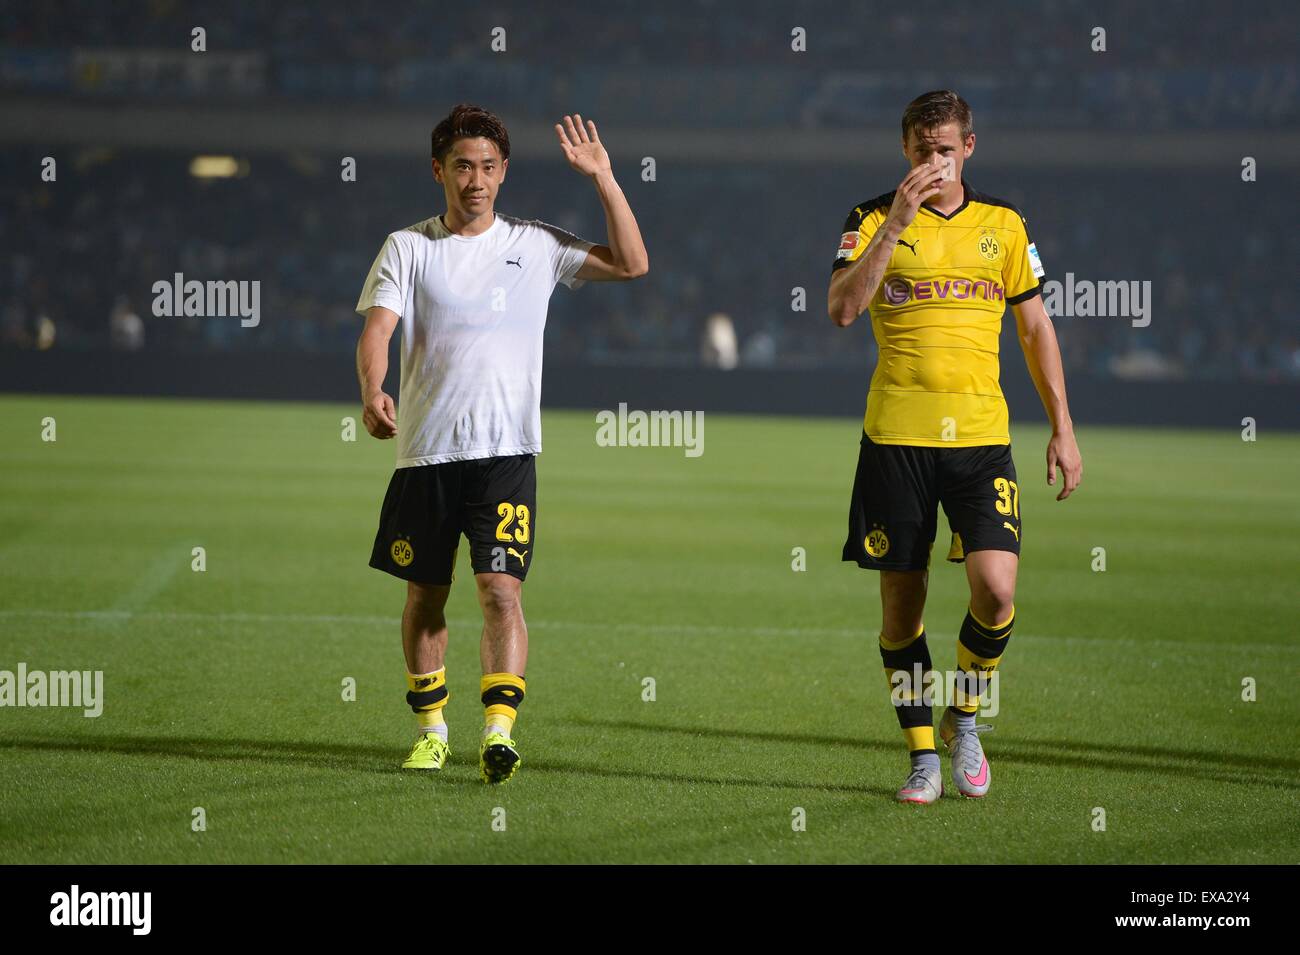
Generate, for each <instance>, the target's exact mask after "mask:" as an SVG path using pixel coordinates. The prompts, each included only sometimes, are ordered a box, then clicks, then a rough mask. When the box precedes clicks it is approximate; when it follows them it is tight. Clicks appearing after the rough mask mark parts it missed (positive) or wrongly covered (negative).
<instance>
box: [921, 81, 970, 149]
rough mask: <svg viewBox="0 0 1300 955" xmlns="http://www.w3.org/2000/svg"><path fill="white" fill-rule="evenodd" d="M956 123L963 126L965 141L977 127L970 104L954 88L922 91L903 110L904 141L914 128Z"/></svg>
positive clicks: (930, 127) (932, 127)
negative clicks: (971, 113) (972, 117)
mask: <svg viewBox="0 0 1300 955" xmlns="http://www.w3.org/2000/svg"><path fill="white" fill-rule="evenodd" d="M954 122H955V123H956V124H957V125H958V126H959V127H961V138H962V140H963V141H964V140H965V139H966V137H967V136H969V135H970V134H971V133H972V132H973V131H974V129H975V125H974V122H973V121H972V119H971V115H970V104H969V103H967V102H966V101H965V100H964V99H962V98H961V97H960V96H958V95H957V94H956V93H954V92H953V91H952V90H934V91H932V92H930V93H922V94H921V95H920V96H918V97H917V98H916V99H914V100H912V102H910V103H908V104H907V109H905V110H903V142H907V137H908V134H909V133H910V132H911V131H912V130H914V129H915V130H917V131H924V130H928V129H934V128H935V127H936V126H942V125H943V124H944V123H954Z"/></svg>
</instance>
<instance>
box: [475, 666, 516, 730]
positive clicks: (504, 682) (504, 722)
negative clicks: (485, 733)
mask: <svg viewBox="0 0 1300 955" xmlns="http://www.w3.org/2000/svg"><path fill="white" fill-rule="evenodd" d="M479 686H480V688H481V689H482V699H483V706H484V710H483V727H484V729H486V728H487V727H489V726H500V727H501V728H502V729H503V730H504V731H505V734H506V735H507V736H509V735H511V733H512V732H514V728H515V719H516V718H517V717H518V715H519V704H520V703H522V702H523V701H524V678H523V677H521V676H516V675H515V674H513V673H485V674H483V679H482V680H481V681H480V682H479Z"/></svg>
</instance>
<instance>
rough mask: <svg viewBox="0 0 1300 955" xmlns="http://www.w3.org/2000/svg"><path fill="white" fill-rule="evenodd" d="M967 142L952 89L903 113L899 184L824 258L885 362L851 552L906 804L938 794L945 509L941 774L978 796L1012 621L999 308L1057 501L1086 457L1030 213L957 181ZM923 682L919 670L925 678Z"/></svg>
mask: <svg viewBox="0 0 1300 955" xmlns="http://www.w3.org/2000/svg"><path fill="white" fill-rule="evenodd" d="M974 151H975V134H974V132H972V121H971V111H970V107H969V106H968V105H967V104H966V101H965V100H963V99H962V98H961V97H960V96H958V95H957V94H956V93H954V92H952V91H951V90H940V91H936V92H932V93H926V94H925V95H923V96H920V97H918V98H917V99H915V100H913V101H912V102H911V103H910V104H909V105H908V107H907V109H906V111H904V113H903V154H904V155H905V156H906V157H907V160H908V162H909V163H910V165H911V171H910V172H908V174H907V176H906V177H904V179H903V181H902V182H901V183H900V184H899V186H898V188H897V189H896V190H894V191H893V192H889V193H886V194H884V195H882V196H877V197H876V198H875V199H869V200H867V201H866V202H863V203H860V204H859V205H857V206H855V207H854V209H853V211H852V212H850V213H849V216H848V219H847V220H846V221H845V223H844V229H843V234H842V235H841V237H840V247H839V252H838V253H837V254H836V256H835V261H834V264H833V265H832V273H831V283H830V291H829V294H828V301H827V308H828V311H829V312H830V317H831V319H832V320H833V321H834V322H835V323H836V324H837V325H839V326H840V327H846V326H848V325H851V324H853V322H854V320H855V319H856V318H857V317H858V316H859V315H861V314H862V313H863V312H864V311H866V310H868V309H869V310H870V313H871V327H872V330H873V332H874V333H875V337H876V345H877V347H878V348H879V352H880V356H879V359H878V361H877V363H876V370H875V373H874V374H873V375H872V377H871V387H870V390H869V392H868V394H867V412H866V418H865V421H864V423H863V435H862V447H861V451H860V453H859V457H858V467H857V474H856V477H855V479H854V482H853V500H852V503H851V505H850V508H849V533H848V540H847V541H846V542H845V544H844V555H843V556H844V560H848V561H856V562H857V564H858V566H859V567H864V568H867V569H870V570H878V571H879V572H880V601H881V608H882V615H883V620H882V624H881V633H880V655H881V658H882V659H883V661H884V666H885V673H886V676H887V677H888V678H889V680H890V686H891V699H893V701H894V706H895V711H896V713H897V715H898V721H899V725H900V726H902V728H903V736H904V738H905V740H906V742H907V747H908V750H909V752H910V754H911V762H912V765H911V770H910V772H909V774H908V777H907V780H906V782H904V784H903V786H902V788H901V789H900V790H899V791H898V797H897V798H898V799H899V800H900V801H903V802H913V803H931V802H934V801H935V800H936V799H938V798H939V797H940V796H942V795H943V774H942V772H941V769H940V764H939V755H938V752H937V750H936V749H935V745H934V720H933V715H932V713H931V709H930V702H931V697H932V694H931V693H930V692H928V690H929V685H928V682H927V681H926V679H925V677H923V676H922V675H923V674H927V673H929V671H930V669H931V662H930V651H929V649H928V648H927V646H926V641H925V626H924V623H923V620H922V617H923V613H924V610H925V596H926V587H927V584H928V581H929V570H928V568H929V564H930V551H931V549H932V548H933V547H934V537H935V532H936V529H937V528H936V524H937V514H936V509H937V507H938V506H939V505H942V506H943V510H944V513H945V514H946V515H947V518H948V525H949V528H950V529H951V531H952V543H951V547H950V549H949V551H948V559H949V560H951V561H957V562H964V563H965V569H966V579H967V582H968V583H969V584H970V605H969V609H968V612H967V614H966V618H965V620H963V621H962V624H961V630H960V633H959V636H958V639H957V669H958V671H959V673H958V676H957V678H956V679H955V680H954V686H953V705H951V706H949V707H948V708H947V709H946V710H945V711H944V714H943V717H942V719H941V720H940V721H939V735H940V737H941V738H942V739H943V741H944V744H945V746H946V747H947V748H948V749H949V751H950V754H951V757H952V778H953V781H954V782H955V783H956V786H957V789H958V791H959V792H960V793H961V794H962V795H965V796H983V795H984V794H985V793H987V792H988V789H989V781H990V774H989V765H988V760H987V759H986V758H985V755H984V750H983V747H982V746H981V745H980V740H979V735H978V734H979V733H980V732H981V731H983V730H986V729H990V728H991V727H989V726H987V725H978V726H977V725H976V723H975V714H976V712H977V711H978V709H979V706H980V697H981V694H982V693H984V691H985V690H986V689H987V681H988V678H989V675H990V674H991V673H992V672H993V671H994V670H995V669H996V668H997V665H998V662H999V661H1000V660H1001V659H1002V655H1003V653H1004V652H1005V651H1006V647H1007V641H1008V639H1009V638H1010V636H1011V628H1012V624H1013V623H1014V618H1015V606H1014V598H1015V589H1016V570H1017V567H1018V565H1019V560H1020V495H1019V488H1018V486H1017V484H1016V469H1015V465H1014V464H1013V463H1012V460H1011V438H1010V435H1009V433H1008V427H1007V405H1006V401H1005V399H1004V398H1003V397H1002V389H1001V387H1000V385H999V383H998V333H999V331H1000V330H1001V327H1002V315H1003V312H1004V311H1005V309H1006V306H1007V305H1010V306H1011V309H1012V311H1013V312H1014V314H1015V317H1016V329H1017V331H1018V333H1019V337H1020V346H1021V349H1022V350H1023V351H1024V355H1025V361H1026V363H1027V364H1028V366H1029V373H1030V375H1031V377H1032V378H1033V380H1034V385H1035V387H1036V388H1037V389H1038V394H1039V397H1040V398H1041V399H1042V402H1043V406H1044V407H1045V408H1046V410H1047V416H1048V419H1049V420H1050V421H1051V425H1052V437H1051V439H1050V440H1049V441H1048V444H1047V483H1048V484H1054V483H1055V482H1056V472H1057V469H1058V468H1059V469H1060V471H1061V474H1062V480H1063V486H1062V487H1061V490H1060V493H1059V494H1058V495H1057V497H1056V499H1057V500H1058V501H1061V500H1065V498H1067V497H1069V496H1070V494H1071V493H1072V492H1073V491H1074V490H1075V489H1076V488H1077V487H1078V486H1079V481H1080V479H1081V478H1082V475H1083V463H1082V460H1081V458H1080V456H1079V448H1078V445H1077V444H1076V442H1075V439H1074V425H1073V422H1072V421H1071V420H1070V411H1069V407H1068V405H1067V402H1066V397H1065V378H1064V375H1063V374H1062V371H1061V354H1060V350H1059V348H1058V347H1057V343H1056V333H1055V331H1054V330H1053V328H1052V322H1051V319H1050V318H1048V316H1047V311H1046V310H1045V309H1044V307H1043V300H1042V296H1041V295H1040V294H1039V293H1040V279H1041V278H1042V276H1043V267H1042V264H1041V262H1040V260H1039V256H1038V251H1037V249H1036V248H1035V247H1034V243H1033V241H1032V240H1031V239H1030V237H1029V231H1028V228H1027V226H1026V224H1025V220H1024V217H1023V216H1022V215H1021V214H1020V212H1019V210H1017V209H1016V208H1015V207H1014V206H1013V205H1011V203H1009V202H1005V201H1003V200H1001V199H995V198H993V197H992V196H987V195H984V194H982V193H979V192H976V191H975V190H974V189H972V188H971V186H970V184H969V183H968V182H966V180H965V179H964V178H963V176H962V169H963V167H964V165H965V162H966V160H967V159H969V158H970V157H971V154H972V153H973V152H974ZM918 677H920V678H921V679H919V680H918Z"/></svg>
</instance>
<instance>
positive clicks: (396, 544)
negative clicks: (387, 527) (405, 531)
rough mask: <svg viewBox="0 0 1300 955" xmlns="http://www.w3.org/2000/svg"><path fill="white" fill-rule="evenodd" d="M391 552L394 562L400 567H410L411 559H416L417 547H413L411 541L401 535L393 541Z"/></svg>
mask: <svg viewBox="0 0 1300 955" xmlns="http://www.w3.org/2000/svg"><path fill="white" fill-rule="evenodd" d="M389 553H390V554H391V555H392V557H393V563H394V564H396V565H397V566H398V567H409V566H410V564H411V561H413V560H415V549H414V548H412V547H411V542H410V541H408V540H403V539H402V538H400V537H399V538H398V539H397V540H395V541H393V546H392V548H391V549H390V550H389Z"/></svg>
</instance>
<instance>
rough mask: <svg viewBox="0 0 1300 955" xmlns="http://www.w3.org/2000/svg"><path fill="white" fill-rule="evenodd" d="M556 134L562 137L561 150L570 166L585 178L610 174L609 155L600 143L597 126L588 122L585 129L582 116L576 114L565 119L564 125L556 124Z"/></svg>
mask: <svg viewBox="0 0 1300 955" xmlns="http://www.w3.org/2000/svg"><path fill="white" fill-rule="evenodd" d="M555 132H556V134H557V135H558V136H559V137H560V148H561V149H562V150H564V158H565V159H567V160H568V161H569V165H570V166H572V167H573V168H574V169H576V170H577V171H578V172H580V173H582V174H583V175H584V176H596V175H599V174H600V173H604V172H609V153H607V152H605V147H604V146H602V145H601V143H600V136H599V135H598V134H597V133H596V124H595V123H593V122H592V121H591V120H587V125H586V127H585V128H584V127H583V125H582V116H581V115H579V114H578V113H574V114H573V115H572V116H565V117H564V125H563V126H561V125H560V124H559V123H556V124H555Z"/></svg>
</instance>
